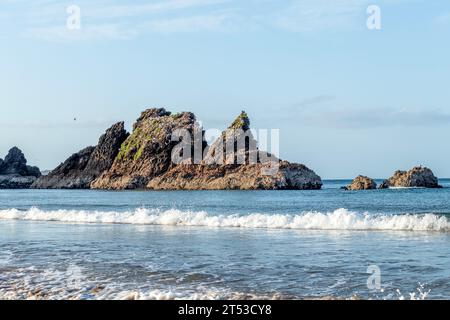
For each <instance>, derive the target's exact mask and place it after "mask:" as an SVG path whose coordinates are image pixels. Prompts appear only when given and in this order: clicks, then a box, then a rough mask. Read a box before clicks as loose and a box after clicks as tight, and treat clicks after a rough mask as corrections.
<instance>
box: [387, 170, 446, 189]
mask: <svg viewBox="0 0 450 320" xmlns="http://www.w3.org/2000/svg"><path fill="white" fill-rule="evenodd" d="M399 187H401V188H441V186H440V185H439V182H438V178H437V177H436V176H435V175H434V174H433V171H431V170H430V169H429V168H426V167H422V166H420V167H414V168H412V169H411V170H409V171H400V170H398V171H396V172H395V173H394V175H393V176H392V177H390V178H389V179H388V180H385V181H384V182H383V183H382V184H381V185H380V187H379V188H380V189H387V188H399Z"/></svg>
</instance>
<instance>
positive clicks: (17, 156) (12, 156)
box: [5, 147, 27, 165]
mask: <svg viewBox="0 0 450 320" xmlns="http://www.w3.org/2000/svg"><path fill="white" fill-rule="evenodd" d="M5 162H6V163H10V164H13V163H16V164H18V165H26V164H27V159H25V156H24V154H23V152H22V150H20V149H19V148H17V147H12V148H11V149H10V150H9V152H8V154H7V155H6V157H5Z"/></svg>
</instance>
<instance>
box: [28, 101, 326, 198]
mask: <svg viewBox="0 0 450 320" xmlns="http://www.w3.org/2000/svg"><path fill="white" fill-rule="evenodd" d="M249 129H250V120H249V118H248V115H247V114H246V113H245V112H242V113H241V114H240V115H239V116H238V117H237V118H236V119H235V120H234V121H233V122H232V124H231V125H230V126H229V127H228V128H227V130H225V131H224V132H223V133H222V135H221V136H220V137H218V138H217V139H216V141H215V142H214V143H213V144H211V146H208V145H207V143H206V141H205V140H204V132H203V130H202V128H201V127H200V126H199V124H198V122H197V121H196V117H195V115H194V114H193V113H191V112H181V113H175V114H172V113H171V112H169V111H167V110H166V109H164V108H151V109H147V110H145V111H143V112H142V113H141V116H140V117H139V118H138V119H137V120H136V122H135V124H134V125H133V132H132V133H131V134H128V133H126V131H125V129H124V126H123V123H118V124H116V125H114V126H113V127H111V128H110V129H108V131H107V132H106V133H105V135H103V136H102V137H101V138H100V141H99V143H98V145H97V146H96V147H87V148H85V149H83V150H81V151H80V152H78V153H75V154H74V155H72V156H71V157H70V158H69V159H67V160H66V161H65V162H64V163H62V164H61V165H60V166H58V167H57V168H56V169H55V170H53V171H52V172H50V173H49V174H48V175H47V176H45V177H41V178H40V179H39V180H38V181H36V183H34V184H33V186H32V187H33V188H71V189H74V188H78V189H88V188H91V189H109V190H125V189H143V190H200V189H202V190H224V189H225V190H230V189H241V190H257V189H263V190H282V189H294V190H303V189H320V188H321V187H322V180H321V178H320V177H319V176H318V175H316V174H315V173H314V171H312V170H311V169H309V168H307V167H306V166H304V165H302V164H296V163H289V162H287V161H283V160H280V159H278V158H276V157H274V156H273V155H271V154H270V153H267V152H264V151H261V150H259V149H258V147H257V143H256V141H255V139H254V138H253V136H252V133H251V131H250V130H249ZM177 132H184V133H187V134H188V135H192V137H194V139H193V140H192V142H189V143H191V144H192V145H191V144H190V145H189V146H188V149H191V147H192V149H194V146H197V147H198V146H199V149H200V150H199V151H200V152H199V153H200V159H198V158H197V157H196V156H195V153H194V154H193V155H189V156H188V157H186V154H184V156H185V159H183V161H181V162H174V161H173V158H172V157H173V155H174V154H176V153H177V152H179V151H178V149H176V148H178V145H179V143H180V141H184V138H182V139H181V140H177V139H174V135H175V134H176V133H177ZM241 138H244V140H242V141H245V143H244V144H240V143H239V142H240V141H241V140H240V139H241ZM225 146H232V148H233V152H231V153H230V152H227V153H226V157H225V158H224V159H223V160H224V161H223V162H220V161H219V160H220V157H221V156H223V153H222V151H224V148H225ZM183 152H184V151H182V152H181V153H183ZM238 159H243V162H239V161H236V160H238ZM267 159H270V161H266V160H267ZM269 173H270V174H269Z"/></svg>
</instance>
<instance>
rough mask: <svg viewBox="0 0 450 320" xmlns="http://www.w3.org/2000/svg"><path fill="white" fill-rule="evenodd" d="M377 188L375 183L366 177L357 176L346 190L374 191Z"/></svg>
mask: <svg viewBox="0 0 450 320" xmlns="http://www.w3.org/2000/svg"><path fill="white" fill-rule="evenodd" d="M376 188H377V184H376V183H375V181H374V180H373V179H371V178H369V177H366V176H357V177H356V178H355V179H353V181H352V183H351V184H350V185H348V186H347V187H345V188H344V189H346V190H373V189H376Z"/></svg>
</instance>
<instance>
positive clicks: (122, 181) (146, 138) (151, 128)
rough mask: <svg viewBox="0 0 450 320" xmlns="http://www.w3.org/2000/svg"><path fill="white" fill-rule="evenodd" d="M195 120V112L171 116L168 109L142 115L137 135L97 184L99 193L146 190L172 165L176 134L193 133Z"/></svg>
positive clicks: (134, 131)
mask: <svg viewBox="0 0 450 320" xmlns="http://www.w3.org/2000/svg"><path fill="white" fill-rule="evenodd" d="M195 125H196V123H195V116H194V114H193V113H191V112H182V113H177V114H171V113H170V112H168V111H166V110H165V109H164V108H154V109H148V110H145V111H144V112H142V114H141V116H140V117H139V118H138V119H137V120H136V123H135V124H134V126H133V133H132V134H131V135H130V136H129V137H128V138H127V139H126V140H125V141H124V142H123V144H122V146H121V149H120V152H119V153H118V155H117V157H116V158H115V160H114V162H113V164H112V166H111V168H110V169H109V170H107V171H105V172H104V173H103V174H102V175H101V176H100V177H99V178H98V179H96V180H95V181H93V183H92V185H91V187H92V188H95V189H116V190H120V189H145V188H146V187H147V184H148V183H149V182H150V180H151V179H153V178H155V177H157V176H159V175H161V174H163V173H165V172H166V171H167V170H168V169H169V168H170V167H171V165H172V161H171V155H172V149H173V147H174V146H175V145H176V144H177V143H178V141H172V133H173V132H174V131H175V130H179V129H186V130H188V131H189V132H193V130H194V127H195Z"/></svg>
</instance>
